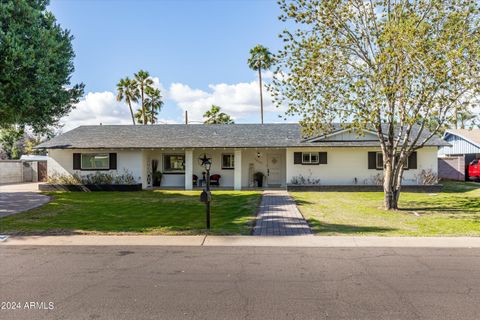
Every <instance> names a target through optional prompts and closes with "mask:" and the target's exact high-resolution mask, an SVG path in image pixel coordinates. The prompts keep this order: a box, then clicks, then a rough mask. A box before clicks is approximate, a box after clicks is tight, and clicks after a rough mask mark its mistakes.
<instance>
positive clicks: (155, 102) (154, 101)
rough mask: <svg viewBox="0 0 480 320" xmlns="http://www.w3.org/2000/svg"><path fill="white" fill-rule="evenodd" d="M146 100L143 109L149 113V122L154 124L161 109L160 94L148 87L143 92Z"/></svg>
mask: <svg viewBox="0 0 480 320" xmlns="http://www.w3.org/2000/svg"><path fill="white" fill-rule="evenodd" d="M145 94H146V95H147V98H146V99H145V107H146V108H147V109H148V110H149V111H150V112H149V116H150V122H151V123H152V124H154V123H155V122H156V120H157V118H156V115H157V113H159V112H160V110H161V109H162V107H163V101H162V94H161V92H160V90H159V89H157V88H152V87H148V88H147V89H146V90H145Z"/></svg>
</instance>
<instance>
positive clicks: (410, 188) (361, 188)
mask: <svg viewBox="0 0 480 320" xmlns="http://www.w3.org/2000/svg"><path fill="white" fill-rule="evenodd" d="M442 189H443V185H441V184H433V185H405V186H402V191H404V192H441V191H442ZM287 190H288V191H292V192H301V191H323V192H331V191H334V192H381V191H383V186H377V185H364V184H355V185H318V184H316V185H298V184H289V185H288V186H287Z"/></svg>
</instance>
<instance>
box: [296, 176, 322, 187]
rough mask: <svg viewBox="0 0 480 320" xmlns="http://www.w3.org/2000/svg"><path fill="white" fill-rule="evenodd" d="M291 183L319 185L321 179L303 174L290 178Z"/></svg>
mask: <svg viewBox="0 0 480 320" xmlns="http://www.w3.org/2000/svg"><path fill="white" fill-rule="evenodd" d="M290 183H291V184H295V185H319V184H320V179H316V178H312V177H307V178H305V177H304V176H302V175H298V176H295V177H292V179H291V180H290Z"/></svg>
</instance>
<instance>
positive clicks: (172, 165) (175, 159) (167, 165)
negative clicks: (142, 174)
mask: <svg viewBox="0 0 480 320" xmlns="http://www.w3.org/2000/svg"><path fill="white" fill-rule="evenodd" d="M163 159H164V161H163V169H164V171H167V172H185V156H184V155H183V154H166V155H165V156H164V158H163Z"/></svg>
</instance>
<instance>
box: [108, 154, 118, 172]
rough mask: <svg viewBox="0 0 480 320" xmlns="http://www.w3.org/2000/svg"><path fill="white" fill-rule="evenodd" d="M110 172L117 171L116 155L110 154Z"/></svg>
mask: <svg viewBox="0 0 480 320" xmlns="http://www.w3.org/2000/svg"><path fill="white" fill-rule="evenodd" d="M110 170H117V154H116V153H110Z"/></svg>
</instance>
